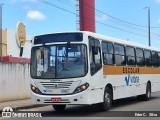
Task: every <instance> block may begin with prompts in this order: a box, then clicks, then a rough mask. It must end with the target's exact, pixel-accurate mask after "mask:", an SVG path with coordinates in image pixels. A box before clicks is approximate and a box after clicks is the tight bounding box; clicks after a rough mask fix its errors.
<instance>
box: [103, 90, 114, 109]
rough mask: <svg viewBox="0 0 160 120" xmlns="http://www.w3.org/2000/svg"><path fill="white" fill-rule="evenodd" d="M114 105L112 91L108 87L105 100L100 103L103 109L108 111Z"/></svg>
mask: <svg viewBox="0 0 160 120" xmlns="http://www.w3.org/2000/svg"><path fill="white" fill-rule="evenodd" d="M111 106H112V91H111V90H110V89H109V88H108V87H106V88H105V91H104V97H103V102H102V103H101V104H100V109H101V111H108V110H109V109H110V108H111Z"/></svg>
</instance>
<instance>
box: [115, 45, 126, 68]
mask: <svg viewBox="0 0 160 120" xmlns="http://www.w3.org/2000/svg"><path fill="white" fill-rule="evenodd" d="M115 45H119V46H123V48H124V55H121V54H116V52H115V51H116V50H115ZM116 55H118V56H123V57H124V62H125V63H124V64H121V65H117V64H116ZM114 61H115V65H116V66H126V65H127V62H126V46H125V44H120V43H114Z"/></svg>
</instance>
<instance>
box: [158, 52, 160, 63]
mask: <svg viewBox="0 0 160 120" xmlns="http://www.w3.org/2000/svg"><path fill="white" fill-rule="evenodd" d="M158 59H159V66H160V53H158Z"/></svg>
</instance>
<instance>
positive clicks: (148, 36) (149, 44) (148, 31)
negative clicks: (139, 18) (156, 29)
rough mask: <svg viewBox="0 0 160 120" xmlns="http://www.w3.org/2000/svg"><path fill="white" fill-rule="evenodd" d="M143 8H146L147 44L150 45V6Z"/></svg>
mask: <svg viewBox="0 0 160 120" xmlns="http://www.w3.org/2000/svg"><path fill="white" fill-rule="evenodd" d="M144 9H148V45H149V46H151V27H150V7H145V8H144Z"/></svg>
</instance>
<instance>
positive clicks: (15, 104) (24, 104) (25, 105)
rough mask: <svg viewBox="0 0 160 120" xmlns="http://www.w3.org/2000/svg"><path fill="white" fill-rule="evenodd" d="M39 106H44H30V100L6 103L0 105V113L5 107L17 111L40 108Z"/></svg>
mask: <svg viewBox="0 0 160 120" xmlns="http://www.w3.org/2000/svg"><path fill="white" fill-rule="evenodd" d="M41 106H44V105H32V103H31V99H26V100H16V101H8V102H2V103H0V112H1V111H2V110H3V108H5V107H11V108H13V109H15V110H18V109H28V108H34V107H41Z"/></svg>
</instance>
